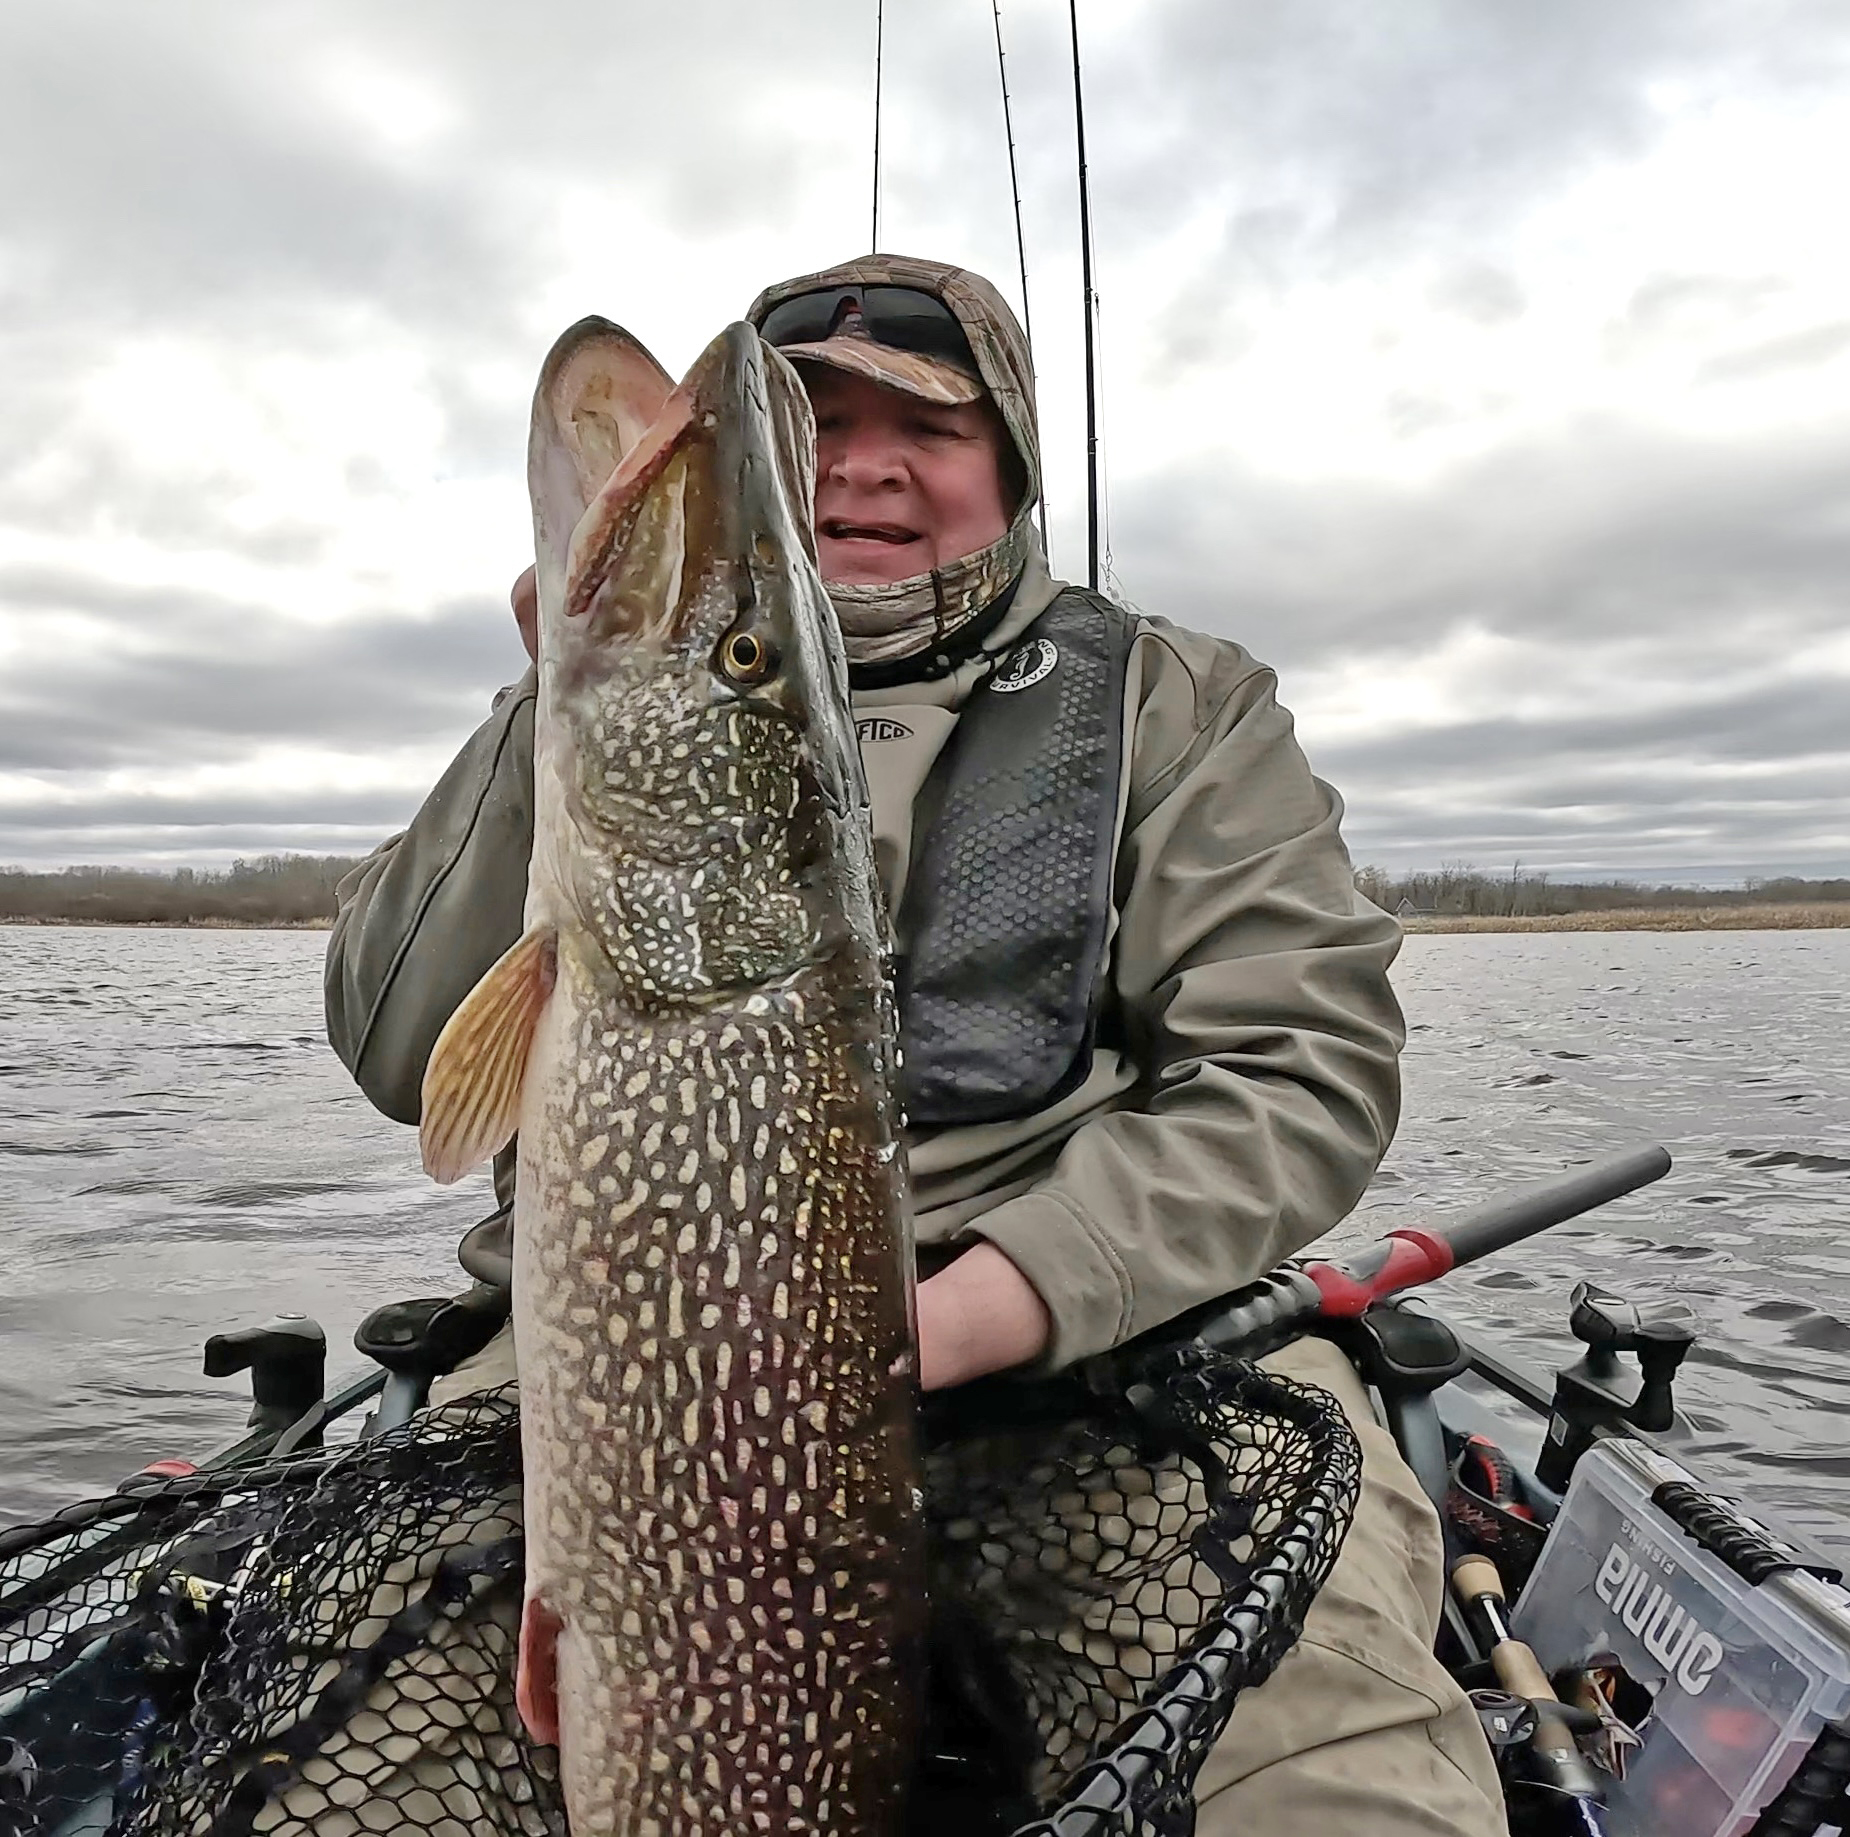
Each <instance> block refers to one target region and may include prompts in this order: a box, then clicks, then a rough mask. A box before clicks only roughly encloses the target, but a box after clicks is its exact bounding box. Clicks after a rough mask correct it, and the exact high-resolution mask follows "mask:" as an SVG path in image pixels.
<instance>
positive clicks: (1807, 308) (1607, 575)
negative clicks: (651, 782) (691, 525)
mask: <svg viewBox="0 0 1850 1837" xmlns="http://www.w3.org/2000/svg"><path fill="white" fill-rule="evenodd" d="M1080 15H1081V29H1082V32H1083V33H1084V34H1085V50H1086V53H1087V58H1088V92H1087V100H1088V122H1087V133H1088V143H1089V144H1088V152H1089V156H1090V165H1091V174H1092V180H1093V187H1094V215H1095V235H1096V245H1097V258H1098V263H1099V284H1100V292H1101V298H1102V314H1101V321H1102V353H1103V400H1104V411H1105V427H1104V432H1105V441H1106V450H1107V458H1108V467H1109V484H1110V532H1111V551H1112V555H1111V560H1112V568H1113V574H1114V578H1115V580H1116V582H1117V584H1118V586H1119V588H1120V590H1121V591H1122V592H1123V593H1124V594H1125V595H1127V596H1128V597H1129V598H1130V600H1131V601H1132V602H1133V603H1135V604H1136V605H1138V606H1139V607H1141V608H1143V609H1144V610H1146V611H1150V612H1157V613H1161V614H1163V615H1164V616H1166V617H1169V618H1171V619H1174V620H1177V621H1179V622H1182V623H1187V624H1194V625H1198V626H1201V627H1203V628H1205V629H1207V630H1210V631H1214V632H1220V633H1224V634H1227V635H1229V636H1234V637H1237V638H1239V639H1240V640H1242V641H1243V642H1244V643H1246V644H1247V645H1248V646H1249V647H1250V648H1251V649H1252V650H1254V651H1255V652H1257V653H1258V654H1259V655H1260V656H1262V657H1264V658H1266V659H1267V660H1268V661H1270V662H1272V663H1275V664H1276V665H1277V666H1278V668H1279V671H1280V675H1281V680H1282V686H1283V690H1282V692H1283V695H1284V699H1285V700H1286V701H1287V703H1288V704H1289V705H1290V706H1291V707H1292V708H1293V709H1294V710H1295V711H1296V713H1297V716H1298V720H1299V729H1300V733H1301V735H1302V737H1303V740H1304V742H1305V745H1306V748H1307V750H1308V751H1309V753H1310V755H1311V758H1312V761H1313V763H1314V764H1315V765H1316V766H1317V768H1318V770H1319V771H1320V772H1321V773H1322V774H1323V775H1324V776H1326V777H1328V778H1330V779H1331V780H1333V781H1334V782H1335V783H1336V784H1337V785H1338V786H1339V787H1340V788H1341V789H1342V791H1343V792H1344V794H1345V797H1346V798H1347V800H1348V804H1349V810H1350V816H1349V821H1348V833H1349V836H1350V840H1351V845H1352V849H1353V852H1354V853H1355V855H1356V857H1357V859H1358V861H1370V862H1377V863H1380V864H1382V865H1385V866H1388V867H1393V868H1404V867H1410V866H1414V865H1421V864H1425V865H1437V864H1439V863H1440V862H1442V861H1447V860H1470V861H1473V862H1475V863H1477V864H1478V865H1480V866H1483V867H1487V868H1497V869H1507V868H1508V866H1509V864H1510V863H1511V861H1512V860H1514V859H1517V858H1520V859H1521V860H1522V861H1523V862H1524V863H1525V864H1528V865H1532V866H1536V867H1546V868H1548V869H1549V870H1550V871H1552V872H1554V873H1555V874H1556V875H1557V877H1563V876H1566V875H1570V874H1573V873H1576V872H1583V873H1584V872H1589V871H1593V872H1599V871H1607V872H1611V871H1620V872H1637V873H1645V874H1650V875H1654V876H1662V877H1665V878H1685V879H1702V878H1711V879H1723V878H1732V877H1738V876H1740V875H1743V874H1748V873H1755V872H1758V873H1770V872H1779V871H1791V872H1803V873H1813V874H1819V873H1845V872H1850V619H1847V617H1846V613H1847V611H1850V238H1847V237H1846V236H1845V234H1844V230H1843V225H1844V214H1845V206H1844V187H1845V174H1846V173H1850V8H1846V7H1845V6H1844V5H1843V4H1842V3H1841V0H1816V3H1815V4H1797V3H1795V4H1774V3H1772V0H1622V3H1620V4H1614V0H1552V3H1551V4H1548V5H1537V4H1535V3H1534V0H1395V4H1392V5H1387V4H1382V0H1291V4H1289V5H1278V4H1268V5H1260V4H1257V3H1256V0H1149V3H1135V0H1111V3H1110V4H1106V3H1105V0H1090V3H1089V4H1082V5H1081V7H1080ZM1003 24H1004V31H1005V34H1006V37H1007V40H1008V48H1009V69H1010V73H1011V80H1012V86H1013V89H1014V93H1015V101H1016V106H1017V118H1016V132H1017V137H1018V140H1019V142H1020V155H1021V161H1022V190H1023V196H1024V206H1025V213H1026V230H1027V245H1028V259H1029V264H1030V286H1031V289H1032V294H1031V302H1030V303H1031V306H1032V308H1033V328H1034V332H1035V339H1036V345H1037V349H1038V352H1039V357H1040V367H1041V373H1042V382H1041V388H1042V403H1043V415H1044V421H1045V424H1046V433H1047V440H1048V446H1049V456H1048V462H1047V470H1048V474H1049V484H1050V496H1051V499H1052V504H1053V511H1054V517H1053V546H1054V560H1055V564H1056V567H1057V568H1059V569H1061V570H1062V571H1064V572H1066V573H1068V574H1072V573H1075V572H1080V571H1082V570H1083V567H1084V560H1085V557H1084V525H1083V495H1082V494H1083V478H1082V458H1083V448H1082V423H1081V417H1080V400H1081V397H1080V377H1079V369H1078V341H1079V332H1080V317H1079V307H1078V290H1077V263H1076V255H1075V249H1076V223H1075V215H1074V179H1073V162H1072V154H1071V144H1072V143H1071V131H1072V117H1071V99H1072V98H1071V84H1070V75H1069V72H1068V70H1067V67H1066V63H1065V55H1066V52H1065V42H1064V34H1065V7H1064V5H1063V4H1059V3H1058V0H1007V3H1006V4H1005V5H1004V8H1003ZM992 34H993V26H992V19H991V13H990V7H989V3H988V0H929V4H928V3H927V0H887V31H886V72H887V92H886V118H885V139H884V149H883V170H884V175H885V185H884V195H883V199H882V214H881V240H882V243H883V244H884V245H885V246H886V247H888V248H894V249H900V250H905V251H908V252H913V253H919V254H929V255H936V256H940V257H944V258H946V259H951V260H957V261H962V262H965V263H967V264H968V265H971V266H974V267H978V268H980V269H983V270H984V271H986V272H988V273H990V274H991V275H992V276H994V277H995V278H996V279H997V280H998V281H999V282H1001V283H1003V284H1004V285H1005V286H1006V287H1007V289H1008V291H1009V292H1010V293H1011V295H1015V294H1018V291H1019V288H1018V284H1017V282H1016V279H1015V252H1014V244H1013V234H1012V229H1011V225H1010V216H1009V193H1008V172H1007V160H1006V149H1005V145H1004V141H1003V136H1002V124H1001V112H1000V105H999V100H998V95H997V87H996V75H995V61H994V57H995V53H994V40H993V35H992ZM872 65H873V3H872V0H853V3H852V4H849V3H847V0H813V3H809V4H796V3H795V0H749V3H747V0H739V3H736V4H722V3H721V0H677V3H676V4H674V5H660V6H657V5H649V6H642V5H635V4H630V5H611V4H609V3H608V0H604V3H603V4H598V5H579V4H568V3H566V0H525V3H523V4H521V5H518V6H517V5H513V4H509V3H508V0H498V3H492V0H396V3H395V4H393V5H391V6H389V7H387V6H380V5H377V4H359V3H358V0H313V4H308V3H306V0H263V3H262V4H261V5H255V6H253V5H234V4H231V0H222V3H220V4H209V3H207V0H160V3H159V4H149V3H148V0H9V4H7V5H6V6H5V7H3V8H0V162H3V167H4V174H5V182H4V184H3V185H0V378H3V380H4V402H5V412H4V414H0V862H8V861H10V862H16V863H31V864H46V865H55V864H63V863H71V862H93V861H107V860H117V861H135V862H148V863H180V862H190V863H197V864H206V863H214V862H221V861H224V860H226V859H228V858H230V857H232V856H234V855H238V854H250V853H257V852H265V851H269V850H273V849H303V850H313V851H316V852H322V851H341V852H358V851H360V850H362V849H364V848H366V847H369V846H371V844H372V843H373V842H374V841H376V840H378V839H379V838H380V837H382V836H383V835H384V834H386V833H388V832H389V831H390V830H392V829H395V828H397V827H399V826H401V825H402V824H403V822H404V821H405V819H406V818H407V817H408V816H409V815H410V813H411V811H412V810H413V809H414V808H415V807H416V805H417V802H418V800H419V799H420V797H421V795H422V794H423V792H424V791H425V790H426V789H427V788H428V786H429V785H430V784H431V782H432V781H433V780H434V779H435V777H436V776H437V774H438V772H439V771H440V770H441V768H442V766H443V764H444V763H445V762H446V761H447V759H448V758H449V757H450V755H451V754H452V753H453V752H454V750H455V749H456V747H457V746H458V744H459V743H460V742H461V741H462V739H463V738H464V737H465V736H466V735H467V733H468V732H469V731H470V729H471V728H472V727H473V726H474V725H475V724H476V723H477V722H478V721H479V720H480V719H482V718H483V716H484V715H485V714H486V712H487V709H488V704H489V700H490V697H491V696H492V693H493V691H494V689H495V688H496V687H497V686H498V685H499V684H501V683H503V682H506V681H508V680H510V679H511V678H512V677H513V676H515V675H516V674H517V673H518V671H519V668H520V666H521V664H522V661H523V659H522V657H521V654H520V651H519V649H518V644H517V640H516V639H515V637H514V634H513V628H512V624H511V622H510V620H509V618H508V615H507V611H506V605H505V590H506V585H507V582H508V581H509V580H510V579H511V577H512V576H513V575H514V574H515V573H517V572H518V571H519V569H520V568H521V567H522V566H524V565H525V562H526V561H527V560H528V559H530V552H531V537H530V528H529V522H528V510H527V505H526V500H525V492H524V488H523V485H522V481H521V471H522V461H523V449H524V443H525V430H526V419H527V409H528V401H529V396H530V391H531V388H532V381H533V377H534V375H535V373H536V371H537V368H538V365H539V361H540V358H541V357H542V356H543V355H544V353H545V350H546V348H547V346H548V345H549V344H550V343H551V341H552V339H553V337H554V336H555V335H556V334H557V332H558V331H559V330H561V329H562V328H563V327H564V326H565V325H566V324H567V323H569V322H570V321H571V320H573V319H575V318H577V317H579V316H580V315H582V314H584V313H586V312H593V311H595V312H602V313H605V314H607V315H609V316H611V317H613V318H615V319H618V320H620V321H622V322H624V323H625V324H627V325H628V326H629V327H630V328H631V329H632V330H634V331H635V332H636V333H638V334H639V335H640V336H641V337H642V338H643V339H644V340H645V341H646V342H647V343H649V344H650V345H651V346H652V347H653V348H654V349H655V350H656V352H657V354H658V355H659V356H660V357H661V358H662V360H663V362H664V363H665V364H667V365H668V367H669V368H670V369H671V370H675V371H677V372H678V371H679V370H680V369H681V368H682V367H684V366H685V365H686V364H687V363H688V362H689V361H690V360H691V359H692V358H693V356H694V355H695V354H696V353H697V352H698V351H699V349H700V348H701V346H702V345H703V344H704V343H705V342H706V340H707V339H708V338H709V337H710V336H711V334H712V333H713V332H715V331H716V330H718V328H719V327H720V326H721V325H722V324H723V323H725V322H726V321H727V320H728V319H730V318H733V317H736V316H738V314H739V313H740V312H741V311H742V310H743V309H744V307H745V306H746V304H747V303H748V302H749V300H750V298H751V296H752V294H753V293H754V292H755V291H756V289H757V288H758V286H759V285H760V284H761V283H763V282H765V281H767V280H770V279H773V278H777V277H780V276H782V275H785V274H790V273H795V272H799V271H802V270H805V269H809V268H813V267H817V266H820V265H822V264H824V263H826V262H829V261H832V260H836V259H840V258H842V257H845V256H848V255H853V254H856V253H859V252H861V251H862V250H864V249H865V248H866V247H867V245H868V239H869V222H868V207H869V163H870V149H871V101H872Z"/></svg>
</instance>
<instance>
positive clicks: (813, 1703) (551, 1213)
mask: <svg viewBox="0 0 1850 1837" xmlns="http://www.w3.org/2000/svg"><path fill="white" fill-rule="evenodd" d="M811 440H812V434H811V431H810V423H809V418H808V408H807V402H806V400H805V399H804V397H803V393H802V388H801V384H800V383H799V382H798V381H797V379H796V377H795V375H794V373H793V372H791V371H790V370H789V367H788V366H787V365H786V364H785V363H784V362H783V360H782V359H781V358H779V357H777V355H776V354H775V353H774V352H772V351H770V350H769V349H768V348H767V347H765V346H763V345H762V344H761V343H760V341H759V340H758V338H757V336H756V334H755V333H754V332H752V331H751V329H750V328H749V327H747V326H743V325H740V326H734V327H731V328H729V329H728V330H727V331H726V332H725V333H722V334H721V336H720V337H719V338H718V339H716V340H715V341H714V343H713V345H712V346H710V347H709V349H708V350H707V352H706V353H705V354H704V355H703V357H702V358H701V359H700V360H699V362H698V363H697V364H696V365H695V367H694V369H693V370H692V371H691V372H690V373H689V376H688V378H687V380H686V382H684V383H683V384H682V385H681V387H680V388H679V389H678V390H674V391H672V393H671V392H670V390H669V387H668V384H667V379H666V378H664V377H661V376H660V373H659V371H656V370H655V369H654V367H653V364H652V360H649V359H648V358H647V356H646V353H642V352H641V351H640V347H636V346H635V345H634V344H633V341H630V340H628V339H627V337H626V335H625V334H622V333H621V332H619V331H617V329H616V328H614V327H611V326H608V325H605V324H604V323H603V322H601V321H587V322H586V323H585V324H583V325H581V326H578V327H575V328H573V330H572V331H571V332H568V333H567V334H566V336H565V338H563V339H562V340H561V341H560V344H559V345H558V346H557V347H555V350H554V353H553V355H552V356H551V357H550V358H549V359H548V362H547V366H546V369H545V371H544V372H543V373H542V376H541V382H540V388H539V391H538V394H537V397H536V403H535V419H534V439H533V447H532V452H531V456H530V475H531V478H532V482H533V492H534V509H535V527H536V532H537V535H538V547H539V570H540V597H541V691H540V705H539V712H538V719H537V722H536V728H535V844H534V858H533V864H532V871H531V878H530V885H529V895H528V914H527V916H528V925H529V929H528V932H527V935H526V936H525V937H524V938H523V939H522V941H521V943H520V944H518V945H516V946H515V948H514V949H513V950H512V951H510V952H509V953H508V955H507V956H506V957H505V958H503V960H502V962H501V963H500V964H499V965H497V966H496V969H495V970H494V971H492V972H491V973H490V975H489V977H487V978H485V979H484V982H483V984H482V985H481V986H480V987H479V988H478V989H477V991H476V992H475V994H473V995H472V996H471V997H470V999H469V1002H468V1003H466V1004H465V1006H464V1008H463V1009H461V1010H459V1012H458V1014H457V1016H456V1017H455V1019H454V1020H453V1021H452V1022H451V1024H450V1027H449V1029H446V1032H445V1035H444V1038H443V1039H442V1040H440V1041H439V1044H438V1048H437V1050H436V1052H435V1053H434V1054H433V1058H432V1066H431V1073H430V1075H429V1077H428V1078H427V1081H426V1120H425V1145H426V1156H427V1162H428V1163H429V1164H430V1165H431V1167H432V1171H433V1172H435V1173H437V1174H438V1175H439V1177H443V1176H444V1175H446V1174H451V1173H452V1172H453V1170H455V1169H456V1168H457V1167H458V1166H459V1164H463V1163H466V1161H467V1160H468V1159H469V1158H470V1157H473V1156H479V1154H480V1153H482V1152H485V1150H484V1146H483V1145H484V1144H487V1147H488V1148H489V1149H492V1147H493V1146H495V1145H497V1143H496V1140H495V1139H494V1138H499V1139H500V1140H505V1139H506V1135H507V1134H508V1133H509V1132H510V1131H511V1129H512V1128H513V1126H514V1125H515V1124H516V1123H517V1124H518V1127H519V1135H520V1171H519V1185H518V1198H517V1202H516V1224H515V1246H516V1248H515V1290H514V1292H515V1334H516V1343H517V1347H518V1352H519V1361H520V1369H521V1409H522V1439H523V1449H524V1455H525V1471H526V1481H525V1484H526V1521H527V1562H528V1582H527V1588H528V1604H527V1616H526V1622H525V1625H524V1626H523V1632H522V1679H521V1693H522V1704H523V1708H524V1709H525V1710H526V1711H527V1713H528V1715H529V1720H530V1721H531V1722H533V1723H534V1724H535V1726H536V1732H539V1733H542V1734H545V1735H548V1736H550V1735H553V1734H554V1733H555V1725H556V1738H557V1739H558V1741H559V1745H560V1756H561V1769H562V1777H563V1780H564V1785H565V1792H566V1800H567V1807H568V1812H569V1815H570V1818H571V1822H572V1828H573V1830H574V1832H575V1833H576V1837H594V1834H597V1833H604V1832H612V1833H625V1834H633V1837H669V1834H671V1833H672V1834H676V1837H679V1834H683V1833H685V1834H686V1837H705V1834H707V1833H713V1834H715V1837H717V1834H718V1833H721V1832H725V1833H751V1832H764V1833H774V1834H777V1837H783V1834H785V1833H790V1834H792V1837H794V1834H796V1833H826V1834H829V1837H863V1834H867V1837H872V1834H874V1833H883V1832H887V1831H891V1830H894V1829H896V1828H897V1827H898V1824H899V1822H900V1820H901V1817H902V1811H903V1796H904V1795H903V1788H904V1783H905V1779H906V1776H907V1773H908V1772H909V1769H910V1765H911V1759H912V1755H911V1747H912V1741H913V1734H914V1720H915V1708H914V1697H915V1691H916V1679H915V1670H916V1662H917V1650H918V1643H919V1624H918V1623H919V1618H920V1615H921V1613H922V1597H923V1555H922V1538H923V1532H922V1528H921V1520H920V1502H919V1493H918V1485H919V1480H918V1460H917V1453H916V1449H915V1445H914V1432H913V1415H914V1407H913V1406H914V1378H913V1372H912V1347H911V1286H910V1285H911V1247H910V1241H909V1231H908V1222H907V1217H906V1212H905V1204H904V1168H903V1158H902V1156H901V1154H900V1151H899V1146H898V1133H897V1131H898V1117H897V1114H896V1111H895V1108H894V1105H893V1101H892V1098H891V1095H890V1093H891V1090H892V1088H893V1083H892V1076H893V1059H894V1048H893V1040H894V1031H895V1029H894V1015H893V1008H892V1003H891V999H890V996H889V993H888V988H887V983H886V977H885V965H884V960H883V954H882V945H881V939H882V936H883V929H882V924H881V920H880V916H879V912H878V904H877V901H878V895H877V891H876V886H875V882H874V878H873V871H872V844H871V836H870V832H869V827H868V820H867V814H866V792H865V787H864V785H863V783H862V780H861V777H860V762H859V755H858V751H857V749H856V746H855V740H854V734H853V729H852V723H851V721H850V717H849V713H848V707H847V692H846V672H845V667H844V665H843V663H842V660H841V655H840V648H839V639H838V638H837V636H836V634H835V632H834V628H833V623H832V618H831V615H830V612H829V608H828V602H827V599H826V596H825V594H824V592H823V589H822V586H821V583H820V581H819V579H818V578H817V576H816V573H815V566H814V559H813V553H812V551H811V549H810V546H809V543H810V538H809V534H808V524H807V501H808V491H809V475H810V468H811V465H812V458H811V455H812V451H813V448H812V446H811V444H810V443H811ZM510 1040H513V1041H515V1042H516V1043H517V1044H516V1045H515V1046H513V1047H510V1046H509V1044H508V1042H509V1041H510Z"/></svg>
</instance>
